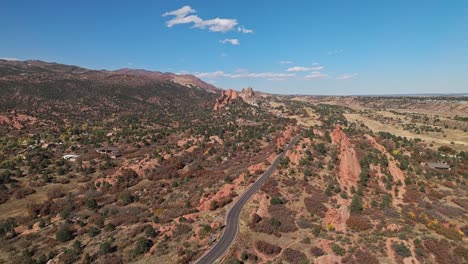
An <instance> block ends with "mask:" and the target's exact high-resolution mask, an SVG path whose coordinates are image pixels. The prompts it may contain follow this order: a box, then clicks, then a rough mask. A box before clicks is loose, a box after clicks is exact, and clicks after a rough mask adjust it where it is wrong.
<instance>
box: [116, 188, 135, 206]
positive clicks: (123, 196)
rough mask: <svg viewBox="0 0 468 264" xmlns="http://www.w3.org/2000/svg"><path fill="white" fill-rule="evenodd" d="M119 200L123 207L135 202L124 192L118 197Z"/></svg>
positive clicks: (127, 192)
mask: <svg viewBox="0 0 468 264" xmlns="http://www.w3.org/2000/svg"><path fill="white" fill-rule="evenodd" d="M120 200H121V201H122V203H123V205H128V204H131V203H133V202H134V201H135V197H133V195H132V194H131V193H130V192H129V191H126V192H124V193H122V194H121V195H120Z"/></svg>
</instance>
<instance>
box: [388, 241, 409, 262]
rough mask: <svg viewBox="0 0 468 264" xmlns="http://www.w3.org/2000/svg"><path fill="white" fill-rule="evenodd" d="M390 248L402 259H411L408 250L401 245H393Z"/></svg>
mask: <svg viewBox="0 0 468 264" xmlns="http://www.w3.org/2000/svg"><path fill="white" fill-rule="evenodd" d="M392 248H393V250H394V251H395V253H397V255H398V256H400V257H402V258H406V257H411V251H410V249H409V248H408V247H407V246H406V245H405V244H403V243H393V245H392Z"/></svg>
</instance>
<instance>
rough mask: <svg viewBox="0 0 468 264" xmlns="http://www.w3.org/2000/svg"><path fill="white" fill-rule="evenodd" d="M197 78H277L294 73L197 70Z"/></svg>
mask: <svg viewBox="0 0 468 264" xmlns="http://www.w3.org/2000/svg"><path fill="white" fill-rule="evenodd" d="M194 75H195V76H196V77H198V78H231V79H239V78H258V79H271V80H273V79H274V80H279V79H284V78H287V77H294V76H296V74H291V73H274V72H248V71H236V73H226V72H224V71H214V72H197V73H195V74H194Z"/></svg>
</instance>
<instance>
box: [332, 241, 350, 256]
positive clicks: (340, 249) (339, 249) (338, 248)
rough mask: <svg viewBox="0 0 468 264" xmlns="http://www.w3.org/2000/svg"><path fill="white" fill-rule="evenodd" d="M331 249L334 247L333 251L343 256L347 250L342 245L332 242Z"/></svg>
mask: <svg viewBox="0 0 468 264" xmlns="http://www.w3.org/2000/svg"><path fill="white" fill-rule="evenodd" d="M331 249H332V251H333V253H335V254H337V255H339V256H343V255H344V254H345V253H346V250H345V249H344V248H343V247H341V246H340V245H338V244H336V243H333V244H332V246H331Z"/></svg>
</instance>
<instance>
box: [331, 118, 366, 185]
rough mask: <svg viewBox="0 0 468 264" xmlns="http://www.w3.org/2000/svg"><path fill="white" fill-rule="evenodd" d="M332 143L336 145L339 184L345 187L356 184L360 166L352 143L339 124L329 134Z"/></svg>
mask: <svg viewBox="0 0 468 264" xmlns="http://www.w3.org/2000/svg"><path fill="white" fill-rule="evenodd" d="M330 137H331V139H332V142H333V144H335V145H338V148H339V155H338V159H339V161H340V164H339V166H338V176H339V177H338V180H339V182H340V185H341V186H343V187H347V188H348V189H350V188H351V186H356V185H357V183H358V181H359V174H361V166H360V165H359V160H358V158H357V155H356V151H355V150H354V146H353V144H352V143H351V142H350V141H349V138H348V136H347V135H346V133H345V132H343V130H342V129H341V127H340V126H339V125H337V126H336V127H335V129H334V130H333V132H332V133H331V134H330Z"/></svg>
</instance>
